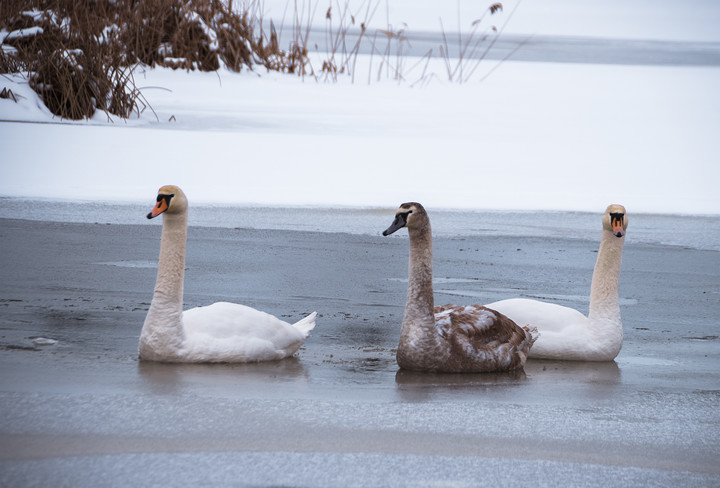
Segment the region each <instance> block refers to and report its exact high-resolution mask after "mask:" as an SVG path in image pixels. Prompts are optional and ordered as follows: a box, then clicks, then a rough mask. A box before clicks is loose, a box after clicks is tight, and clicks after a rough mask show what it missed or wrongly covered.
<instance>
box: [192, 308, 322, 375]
mask: <svg viewBox="0 0 720 488" xmlns="http://www.w3.org/2000/svg"><path fill="white" fill-rule="evenodd" d="M313 321H314V317H313ZM301 322H302V321H301ZM183 328H184V331H185V342H184V346H185V350H186V355H187V356H188V359H190V360H193V361H210V362H252V361H266V360H274V359H282V358H284V357H287V356H290V355H292V354H294V353H295V351H297V350H298V349H299V348H300V346H301V345H302V343H303V340H304V339H305V337H307V334H306V332H305V331H304V330H301V329H300V328H297V327H294V326H293V325H291V324H289V323H287V322H285V321H283V320H280V319H278V318H277V317H275V316H273V315H270V314H269V313H266V312H262V311H260V310H256V309H254V308H252V307H248V306H245V305H239V304H236V303H227V302H218V303H214V304H212V305H209V306H206V307H196V308H192V309H189V310H186V311H185V312H183ZM308 332H309V331H308Z"/></svg>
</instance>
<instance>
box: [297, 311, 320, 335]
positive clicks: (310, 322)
mask: <svg viewBox="0 0 720 488" xmlns="http://www.w3.org/2000/svg"><path fill="white" fill-rule="evenodd" d="M316 316H317V312H313V313H311V314H310V315H308V316H307V317H305V318H304V319H302V320H299V321H297V322H295V323H294V324H293V327H295V328H296V329H298V330H300V332H302V333H303V334H305V337H307V336H309V335H310V331H311V330H313V329H314V328H315V317H316Z"/></svg>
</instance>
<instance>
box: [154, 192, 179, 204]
mask: <svg viewBox="0 0 720 488" xmlns="http://www.w3.org/2000/svg"><path fill="white" fill-rule="evenodd" d="M174 196H175V194H174V193H171V194H169V195H158V197H157V201H158V202H159V201H160V200H165V201H166V202H168V203H169V202H170V199H171V198H172V197H174Z"/></svg>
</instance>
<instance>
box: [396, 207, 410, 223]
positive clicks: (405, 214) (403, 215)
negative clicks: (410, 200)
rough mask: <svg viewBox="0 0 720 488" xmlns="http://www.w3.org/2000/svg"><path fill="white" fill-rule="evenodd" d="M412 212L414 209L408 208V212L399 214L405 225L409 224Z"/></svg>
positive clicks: (398, 216)
mask: <svg viewBox="0 0 720 488" xmlns="http://www.w3.org/2000/svg"><path fill="white" fill-rule="evenodd" d="M411 213H412V210H408V211H407V212H403V213H399V214H397V218H399V219H402V221H403V226H404V225H406V224H407V219H408V215H410V214H411Z"/></svg>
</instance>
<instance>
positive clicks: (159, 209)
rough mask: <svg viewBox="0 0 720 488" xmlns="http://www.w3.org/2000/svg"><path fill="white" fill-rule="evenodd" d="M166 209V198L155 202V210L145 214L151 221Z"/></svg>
mask: <svg viewBox="0 0 720 488" xmlns="http://www.w3.org/2000/svg"><path fill="white" fill-rule="evenodd" d="M167 209H168V200H167V198H160V199H159V200H158V202H157V205H155V208H153V209H152V212H150V213H149V214H147V218H149V219H152V218H155V217H157V216H158V215H160V214H161V213H163V212H164V211H166V210H167Z"/></svg>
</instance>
